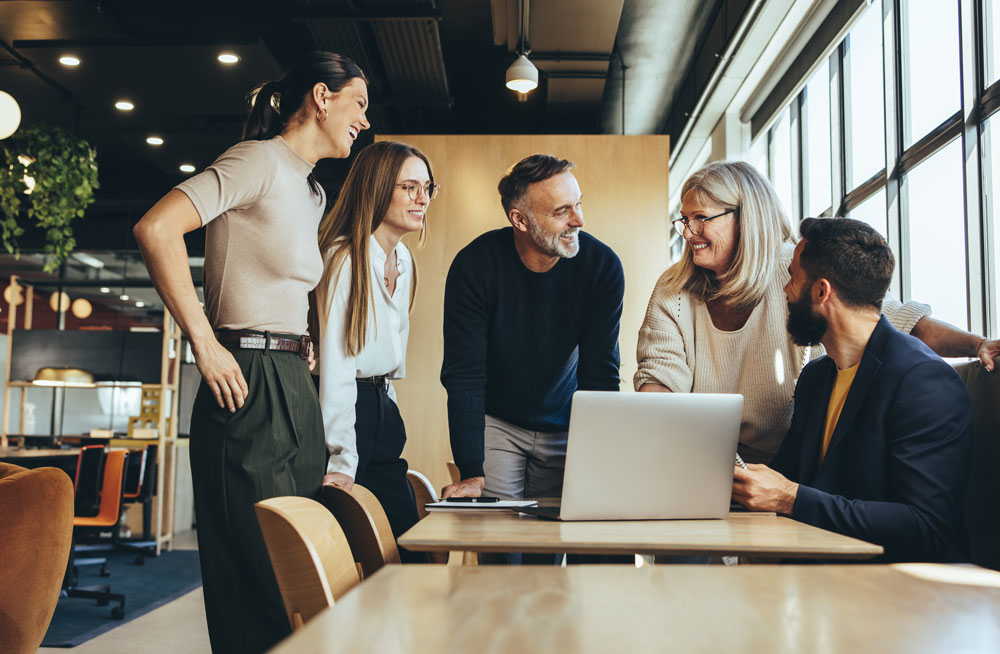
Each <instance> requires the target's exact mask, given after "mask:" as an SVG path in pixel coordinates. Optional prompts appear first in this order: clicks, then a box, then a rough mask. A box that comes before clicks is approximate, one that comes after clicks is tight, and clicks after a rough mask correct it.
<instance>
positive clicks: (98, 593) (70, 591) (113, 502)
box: [65, 450, 128, 620]
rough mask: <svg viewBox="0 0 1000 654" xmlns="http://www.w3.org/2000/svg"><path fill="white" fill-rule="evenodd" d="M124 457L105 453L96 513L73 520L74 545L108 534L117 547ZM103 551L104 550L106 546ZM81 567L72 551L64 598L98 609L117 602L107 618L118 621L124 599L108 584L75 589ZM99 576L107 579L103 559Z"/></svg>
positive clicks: (122, 614) (117, 452)
mask: <svg viewBox="0 0 1000 654" xmlns="http://www.w3.org/2000/svg"><path fill="white" fill-rule="evenodd" d="M127 456H128V452H126V451H125V450H112V451H110V452H108V454H107V458H106V461H105V464H104V479H103V483H102V485H101V504H100V510H99V511H98V513H97V515H96V516H76V517H74V518H73V540H74V543H75V541H76V540H77V539H79V538H81V537H84V536H87V535H91V534H94V533H97V534H100V532H102V531H109V530H110V532H111V542H110V546H111V547H114V545H115V544H117V542H118V524H119V516H120V515H121V503H122V482H123V480H124V476H125V459H126V457H127ZM104 547H105V548H106V547H107V545H105V546H104ZM89 562H96V561H88V563H89ZM81 563H82V562H78V561H77V560H76V555H75V548H71V549H70V556H69V564H68V567H67V570H66V579H67V581H66V584H65V585H66V587H65V593H66V596H67V597H83V598H87V599H95V600H97V605H98V606H106V605H107V604H108V603H109V602H112V601H114V602H118V606H116V607H113V608H112V609H111V617H112V618H115V619H118V620H120V619H121V618H123V617H125V596H124V595H122V594H121V593H112V592H111V586H110V585H109V584H104V585H101V586H89V587H80V586H77V585H76V583H77V580H76V572H75V571H76V566H77V565H80V564H81ZM101 576H102V577H106V576H108V570H107V559H104V561H103V563H102V565H101Z"/></svg>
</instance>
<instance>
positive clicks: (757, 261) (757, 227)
mask: <svg viewBox="0 0 1000 654" xmlns="http://www.w3.org/2000/svg"><path fill="white" fill-rule="evenodd" d="M688 193H696V194H697V196H696V198H697V200H698V201H699V202H701V203H705V204H714V205H718V206H719V207H721V208H722V209H736V210H738V211H737V212H736V230H737V231H736V253H735V255H734V256H733V262H732V264H731V265H730V267H729V270H727V271H726V272H725V273H723V274H722V275H719V276H718V277H717V276H716V274H715V273H714V272H712V271H711V270H706V269H705V268H701V267H699V266H696V265H695V263H694V252H693V251H692V250H691V247H690V246H689V245H686V244H685V246H684V252H683V253H682V254H681V260H680V261H678V262H677V263H675V264H674V265H673V266H671V267H670V268H669V269H668V270H667V272H666V274H665V277H664V282H665V283H666V287H667V289H669V291H668V292H680V291H684V292H686V293H688V294H690V295H692V296H693V297H695V298H696V299H698V300H701V301H703V302H708V301H709V300H716V299H723V298H724V299H725V300H726V302H727V304H730V305H732V306H735V307H737V308H740V309H749V308H752V307H754V306H756V305H757V304H758V303H760V301H761V300H762V299H763V298H764V294H765V293H766V292H767V288H768V286H769V285H770V284H771V282H772V281H773V280H774V275H775V273H776V272H777V268H778V265H779V261H780V260H781V246H782V245H783V244H784V243H795V234H794V232H792V227H791V224H790V222H789V220H788V216H787V215H786V214H785V211H784V210H783V209H782V208H781V200H779V199H778V194H777V193H775V191H774V187H773V186H771V183H770V182H769V181H767V179H766V178H765V177H764V176H763V175H761V174H760V173H759V172H757V169H756V168H754V167H753V166H751V165H750V164H748V163H744V162H742V161H718V162H715V163H710V164H708V165H707V166H705V167H704V168H702V169H701V170H699V171H697V172H696V173H694V174H693V175H691V176H690V177H688V179H687V181H685V182H684V186H683V187H682V188H681V198H685V197H687V195H688Z"/></svg>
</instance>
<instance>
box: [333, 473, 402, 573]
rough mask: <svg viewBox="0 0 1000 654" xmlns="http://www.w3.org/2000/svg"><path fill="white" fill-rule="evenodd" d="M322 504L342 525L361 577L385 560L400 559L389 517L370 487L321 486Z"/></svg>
mask: <svg viewBox="0 0 1000 654" xmlns="http://www.w3.org/2000/svg"><path fill="white" fill-rule="evenodd" d="M323 504H324V505H325V506H326V508H327V509H329V510H330V513H332V514H333V516H334V517H335V518H336V520H337V522H339V523H340V526H341V528H343V530H344V534H345V535H346V536H347V542H348V543H350V545H351V551H352V552H353V553H354V560H355V561H357V562H358V564H359V565H360V567H361V573H362V575H363V576H362V578H367V577H370V576H372V575H373V574H375V572H376V571H377V570H378V569H379V568H381V567H382V566H384V565H386V564H387V563H399V562H400V560H399V550H398V549H396V539H395V538H393V536H392V528H391V527H390V526H389V518H387V517H386V515H385V510H384V509H383V508H382V505H381V504H380V503H379V501H378V499H377V498H376V497H375V495H373V494H372V492H371V491H370V490H368V489H367V488H365V487H364V486H361V485H360V484H354V487H353V488H352V489H351V491H350V492H347V491H345V490H343V489H342V488H338V487H337V486H332V485H327V486H324V487H323Z"/></svg>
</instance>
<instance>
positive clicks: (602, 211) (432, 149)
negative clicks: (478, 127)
mask: <svg viewBox="0 0 1000 654" xmlns="http://www.w3.org/2000/svg"><path fill="white" fill-rule="evenodd" d="M377 140H380V141H382V140H393V141H402V142H404V143H409V144H410V145H413V146H416V147H418V148H420V149H421V150H422V151H423V152H424V153H425V154H426V155H427V156H428V158H429V159H430V161H431V164H432V166H433V167H434V176H435V181H437V182H438V183H440V184H441V187H442V188H441V193H440V195H438V197H437V199H436V200H434V201H433V202H432V203H431V206H430V209H429V210H428V213H427V216H428V238H427V242H426V244H425V246H424V248H423V249H421V250H418V249H417V248H416V247H415V245H414V244H415V241H416V239H412V240H411V239H410V236H408V237H407V239H406V242H407V245H409V246H410V249H411V250H412V251H413V254H414V257H415V258H416V261H417V268H418V270H417V273H418V276H417V280H418V285H417V297H416V304H415V306H414V308H413V312H412V314H411V316H410V319H411V324H410V340H409V346H408V348H407V359H406V372H407V378H406V379H405V380H401V381H399V382H397V383H396V389H397V392H398V397H399V406H400V411H401V413H402V415H403V420H404V421H405V422H406V431H407V436H408V441H407V444H406V450H405V451H404V456H405V457H406V458H407V460H408V461H409V464H410V467H411V468H412V469H415V470H419V471H421V472H423V473H424V474H426V475H427V476H428V477H430V478H431V480H432V481H433V482H434V484H435V485H436V486H437V487H438V488H439V489H440V488H441V486H443V485H444V484H445V483H447V481H448V472H447V468H446V466H445V462H446V461H447V460H449V459H451V458H452V456H451V445H450V443H449V440H448V415H447V407H446V400H447V396H446V394H445V391H444V388H443V387H442V386H441V382H440V374H441V360H442V357H443V338H442V333H441V330H442V312H443V306H444V284H445V278H446V276H447V274H448V267H449V266H450V265H451V261H452V259H453V258H454V257H455V254H456V253H457V252H458V251H459V250H460V249H462V248H463V247H465V246H466V245H467V244H468V243H469V242H470V241H472V240H473V239H474V238H475V237H476V236H478V235H479V234H482V233H483V232H485V231H488V230H491V229H497V228H499V227H505V226H507V225H508V224H509V223H508V222H507V219H506V217H505V216H504V212H503V208H502V207H501V206H500V199H499V195H498V193H497V182H498V181H499V180H500V177H502V176H503V175H504V173H505V172H506V171H507V169H508V168H510V167H511V166H512V165H513V164H515V163H517V162H518V161H519V160H521V159H522V158H524V157H526V156H528V155H531V154H535V153H546V154H553V155H556V156H559V157H563V158H566V159H569V160H570V161H572V162H573V163H575V164H576V170H574V171H573V173H574V174H575V175H576V177H577V179H578V180H579V182H580V188H581V189H582V191H583V209H584V212H583V214H584V220H585V222H586V224H585V226H584V227H583V229H584V231H586V232H588V233H590V234H591V235H593V236H595V237H596V238H598V239H600V240H601V241H603V242H604V243H606V244H608V245H609V246H611V248H613V249H614V251H615V252H616V253H617V254H618V256H619V257H620V258H621V261H622V265H623V266H624V268H625V306H624V310H623V312H622V322H621V337H620V341H619V343H620V348H621V359H622V366H621V377H622V385H621V387H622V390H626V391H630V390H632V375H633V374H634V373H635V369H636V361H635V345H636V337H637V334H638V331H639V327H640V325H641V324H642V319H643V316H644V314H645V311H646V303H647V302H648V300H649V294H650V292H651V291H652V289H653V285H654V284H655V282H656V280H657V278H658V277H659V276H660V274H661V273H662V272H663V271H664V270H665V268H666V267H667V265H668V263H669V261H670V255H669V236H670V234H669V230H670V224H669V218H668V216H667V201H668V192H667V179H668V170H667V161H668V158H669V150H668V137H666V136H660V135H652V136H617V135H585V136H575V135H545V136H539V135H526V136H509V135H446V136H436V135H426V134H423V135H381V136H379V137H378V138H377Z"/></svg>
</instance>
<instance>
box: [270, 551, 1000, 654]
mask: <svg viewBox="0 0 1000 654" xmlns="http://www.w3.org/2000/svg"><path fill="white" fill-rule="evenodd" d="M940 567H942V568H946V569H950V567H949V566H940ZM976 571H977V572H979V573H981V574H983V575H987V576H992V583H993V584H994V586H993V587H989V586H969V585H956V584H951V583H939V582H932V581H926V580H923V579H920V578H917V577H913V576H910V575H908V574H906V573H904V572H901V571H900V570H898V569H896V568H895V567H894V566H882V565H863V566H851V565H843V566H841V565H795V566H774V565H754V566H735V567H733V566H682V565H676V566H656V567H646V568H642V569H636V568H632V567H627V566H570V567H569V568H556V567H544V566H541V567H540V566H532V567H504V566H480V567H464V568H463V567H449V566H429V565H428V566H415V565H410V566H405V565H404V566H400V565H390V566H386V567H385V568H383V569H382V570H380V571H379V572H377V573H376V574H375V575H373V576H372V577H371V578H370V579H368V580H366V581H364V582H362V584H361V585H360V586H358V587H357V588H354V589H353V590H351V591H350V592H349V593H348V594H347V595H345V596H344V597H343V598H341V600H340V601H339V602H338V603H337V604H336V605H335V606H333V607H331V608H330V609H327V610H326V611H324V612H323V613H321V614H320V615H318V616H316V618H314V619H313V620H312V621H310V622H309V623H308V624H307V625H306V626H305V628H303V629H302V630H300V631H298V632H296V633H295V634H293V635H292V636H290V637H289V638H287V639H286V640H284V641H283V642H282V643H280V644H279V645H278V646H277V647H276V648H275V649H274V650H272V651H273V652H275V653H279V654H292V653H295V654H309V653H312V652H315V653H316V654H319V653H320V652H324V653H325V652H331V651H336V652H379V653H380V654H385V653H389V652H415V653H421V652H435V653H439V652H483V653H494V652H495V653H500V652H517V654H530V653H532V652H545V653H546V654H549V653H552V652H573V653H577V652H579V653H582V654H588V653H590V652H595V653H596V652H601V653H604V652H664V651H676V652H713V653H714V652H744V653H747V654H749V653H752V652H769V653H770V652H773V653H778V654H780V653H783V652H788V653H793V654H800V653H801V652H907V653H908V654H912V653H915V652H933V653H934V654H939V653H940V652H959V651H961V652H998V651H1000V573H995V572H992V571H986V570H980V569H976Z"/></svg>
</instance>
